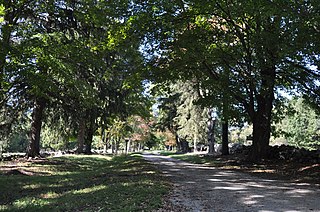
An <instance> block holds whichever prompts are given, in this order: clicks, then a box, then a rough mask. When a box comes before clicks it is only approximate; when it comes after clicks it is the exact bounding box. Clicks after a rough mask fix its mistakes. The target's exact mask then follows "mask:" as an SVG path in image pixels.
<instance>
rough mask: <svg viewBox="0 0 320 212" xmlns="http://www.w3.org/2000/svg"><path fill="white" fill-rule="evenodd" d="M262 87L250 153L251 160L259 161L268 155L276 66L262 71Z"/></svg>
mask: <svg viewBox="0 0 320 212" xmlns="http://www.w3.org/2000/svg"><path fill="white" fill-rule="evenodd" d="M261 75H262V88H261V91H260V94H259V95H257V97H256V98H257V110H256V111H255V112H254V113H253V117H251V118H252V123H253V141H252V142H253V143H252V149H251V151H250V154H249V159H250V160H251V161H259V160H261V159H264V158H266V157H267V153H268V148H269V141H270V133H271V115H272V107H273V100H274V91H273V89H274V83H275V68H270V69H266V70H264V71H262V72H261Z"/></svg>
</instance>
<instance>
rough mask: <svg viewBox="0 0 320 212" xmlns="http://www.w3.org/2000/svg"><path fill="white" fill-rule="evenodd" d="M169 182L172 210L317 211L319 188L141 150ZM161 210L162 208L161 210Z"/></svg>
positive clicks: (319, 199)
mask: <svg viewBox="0 0 320 212" xmlns="http://www.w3.org/2000/svg"><path fill="white" fill-rule="evenodd" d="M143 156H144V158H145V159H146V160H149V161H151V162H152V163H154V164H156V165H157V166H158V167H159V169H160V170H161V171H162V172H163V173H164V174H165V175H166V176H168V177H169V178H170V179H171V181H172V183H173V186H174V187H173V190H172V192H171V194H170V197H169V198H168V201H170V205H172V207H171V208H172V211H241V212H242V211H261V212H272V211H286V212H289V211H290V212H293V211H318V212H320V189H319V187H315V186H312V185H309V184H305V183H289V182H285V181H280V180H268V179H261V178H256V177H253V176H250V175H248V174H245V173H240V172H236V171H226V170H221V169H218V168H214V167H209V166H205V165H199V164H191V163H187V162H183V161H180V160H176V159H172V158H170V157H167V156H160V155H154V154H144V155H143ZM162 211H163V210H162Z"/></svg>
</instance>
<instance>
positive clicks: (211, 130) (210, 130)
mask: <svg viewBox="0 0 320 212" xmlns="http://www.w3.org/2000/svg"><path fill="white" fill-rule="evenodd" d="M209 113H210V118H209V120H208V145H209V151H208V154H214V153H215V150H214V143H215V138H214V129H215V125H216V120H215V119H213V117H211V113H212V110H210V111H209Z"/></svg>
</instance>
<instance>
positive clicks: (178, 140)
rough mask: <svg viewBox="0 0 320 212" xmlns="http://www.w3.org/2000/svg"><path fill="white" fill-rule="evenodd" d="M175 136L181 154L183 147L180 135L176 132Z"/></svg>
mask: <svg viewBox="0 0 320 212" xmlns="http://www.w3.org/2000/svg"><path fill="white" fill-rule="evenodd" d="M174 135H175V139H176V144H177V152H180V151H182V146H181V142H180V138H179V135H178V133H176V132H175V133H174Z"/></svg>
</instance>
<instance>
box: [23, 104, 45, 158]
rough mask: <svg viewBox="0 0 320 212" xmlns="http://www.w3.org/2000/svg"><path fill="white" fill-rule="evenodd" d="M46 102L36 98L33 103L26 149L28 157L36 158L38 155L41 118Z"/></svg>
mask: <svg viewBox="0 0 320 212" xmlns="http://www.w3.org/2000/svg"><path fill="white" fill-rule="evenodd" d="M45 105H46V102H45V100H44V99H42V98H37V99H36V100H35V103H34V108H33V112H32V123H31V135H30V142H29V146H28V149H27V156H28V157H36V156H39V155H40V134H41V127H42V117H43V111H44V108H45Z"/></svg>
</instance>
